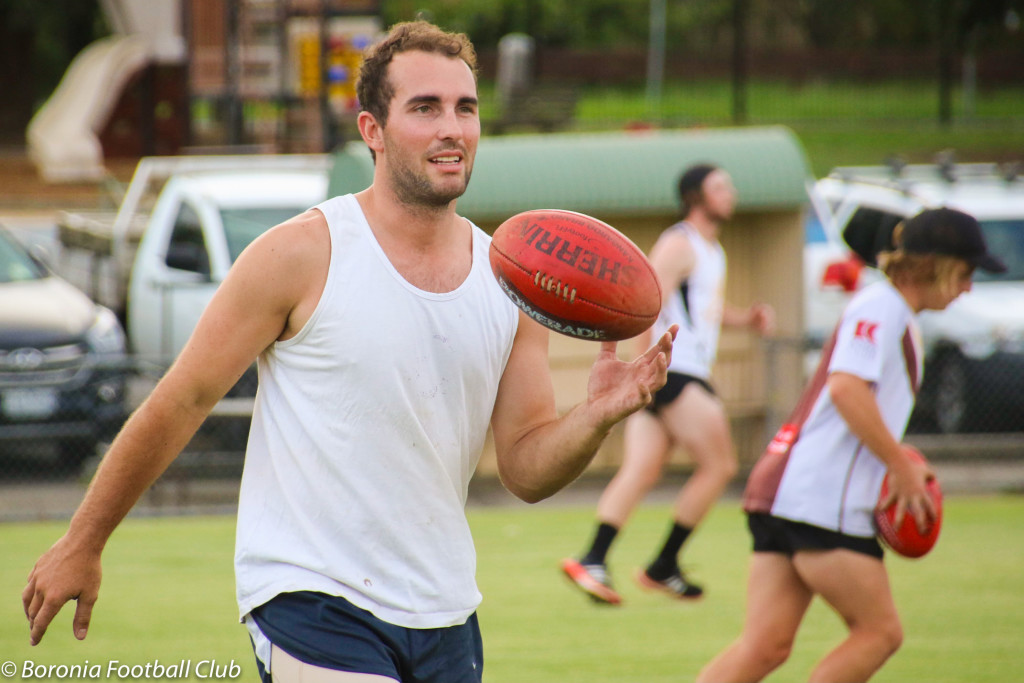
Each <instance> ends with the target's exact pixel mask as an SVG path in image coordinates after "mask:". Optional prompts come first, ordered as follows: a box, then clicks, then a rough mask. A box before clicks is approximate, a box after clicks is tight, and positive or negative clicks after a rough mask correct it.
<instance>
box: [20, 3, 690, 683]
mask: <svg viewBox="0 0 1024 683" xmlns="http://www.w3.org/2000/svg"><path fill="white" fill-rule="evenodd" d="M357 90H358V95H359V97H358V99H359V102H360V104H361V106H362V107H363V111H361V112H360V113H359V115H358V119H357V122H358V126H359V132H360V134H361V135H362V138H363V141H364V142H365V143H366V145H367V146H368V148H369V151H370V154H371V156H372V157H373V159H374V174H373V182H372V184H371V185H370V186H369V187H368V188H366V189H364V190H362V191H361V192H358V193H356V194H352V195H344V196H341V197H335V198H333V199H330V200H328V201H326V202H324V203H322V204H320V205H319V206H317V207H314V208H312V209H310V210H309V211H306V212H304V213H302V214H300V215H299V216H296V217H295V218H292V219H290V220H288V221H285V222H284V223H282V224H280V225H278V226H275V227H273V228H271V229H270V230H268V231H267V232H266V233H264V234H263V235H261V236H260V237H258V238H257V239H256V240H255V241H253V243H252V244H251V245H250V246H249V247H248V248H246V249H245V251H243V252H242V254H241V255H240V256H239V258H238V260H237V262H236V263H235V265H234V266H233V267H232V268H231V271H230V272H229V273H228V275H227V277H226V278H225V280H224V282H223V283H221V285H220V286H219V287H218V289H217V292H216V294H215V295H214V297H213V299H212V300H211V301H210V304H209V306H208V307H207V308H206V311H205V312H204V314H203V316H202V318H201V319H200V321H199V324H198V325H197V327H196V329H195V332H194V333H193V335H192V337H191V339H190V340H189V343H188V344H187V345H186V347H185V349H184V350H183V351H182V353H181V355H180V356H179V357H178V358H177V360H176V361H175V363H174V365H173V367H172V368H171V369H170V370H169V371H168V372H167V374H166V375H165V376H164V378H163V379H162V380H161V381H160V383H159V384H158V385H157V387H156V388H155V389H154V391H153V393H152V394H151V395H150V396H149V397H148V398H147V399H146V401H145V402H143V404H142V405H141V406H140V407H139V409H138V410H137V411H136V412H135V413H134V414H133V415H132V417H131V418H130V419H129V420H128V422H127V423H126V424H125V426H124V428H123V429H122V431H121V433H120V434H119V435H118V436H117V438H116V439H115V440H114V443H113V444H112V445H111V447H110V450H109V452H108V453H107V454H106V456H105V457H104V458H103V462H102V464H101V465H100V468H99V470H98V471H97V473H96V476H95V478H94V480H93V482H92V484H91V485H90V487H89V490H88V492H87V494H86V496H85V499H84V500H83V502H82V504H81V506H80V507H79V509H78V511H77V512H76V513H75V515H74V518H73V519H72V521H71V524H70V527H69V529H68V531H67V533H66V534H65V535H64V536H63V537H62V538H60V539H59V540H58V541H57V542H56V543H55V544H54V545H53V547H52V548H51V549H50V550H49V551H47V552H46V553H45V554H44V555H43V556H42V557H41V558H40V559H39V561H38V562H37V563H36V565H35V567H34V568H33V569H32V571H31V574H30V575H29V581H28V585H27V586H26V587H25V589H24V591H23V593H22V602H23V605H24V608H25V614H26V616H27V617H28V620H29V637H30V640H31V642H32V643H33V644H36V643H38V642H39V641H40V639H41V638H42V637H43V635H44V633H45V632H46V629H47V627H48V626H49V625H50V623H51V620H52V619H53V618H54V616H55V615H56V614H57V612H58V611H59V610H60V609H61V608H62V606H63V605H64V604H65V603H66V602H67V601H69V600H76V601H77V607H76V609H75V615H74V620H73V629H74V634H75V636H76V637H77V638H79V639H83V638H85V636H86V632H87V629H88V627H89V622H90V617H91V614H92V609H93V605H94V604H95V602H96V599H97V595H98V592H99V585H100V574H101V571H100V558H101V554H102V551H103V547H104V545H105V544H106V541H107V539H108V538H109V536H110V534H111V533H113V531H114V529H115V528H116V527H117V525H118V524H119V523H120V521H121V520H122V519H123V518H124V516H125V515H126V514H127V513H128V511H129V510H130V509H131V507H132V506H133V505H134V504H135V502H136V501H137V500H138V499H139V497H140V496H141V495H142V493H143V492H144V491H145V489H146V488H147V487H148V486H149V485H150V484H151V483H152V482H153V481H155V480H156V479H157V477H158V476H159V475H160V474H161V472H163V471H164V470H165V469H166V468H167V466H168V465H169V464H170V463H171V461H172V460H173V459H174V458H175V457H176V456H177V454H178V453H179V452H180V451H181V449H182V448H184V447H185V445H186V444H187V443H188V442H189V440H190V439H191V437H192V435H193V434H194V433H195V431H196V430H197V429H198V428H199V426H200V424H201V423H202V422H203V420H204V419H205V418H206V416H207V415H208V414H209V412H210V411H211V410H212V408H213V407H214V405H216V403H217V402H218V401H219V400H220V398H221V397H222V396H224V394H225V393H226V392H227V391H228V389H229V388H231V386H232V385H234V384H235V382H236V381H237V380H238V378H239V377H240V376H241V375H242V373H243V372H245V370H246V369H247V368H248V367H249V366H250V365H251V364H252V363H253V362H254V361H257V360H258V367H259V377H260V388H259V392H258V394H257V398H256V406H255V409H254V414H253V423H252V431H251V434H250V440H249V447H248V450H247V455H246V463H245V472H244V474H243V482H242V488H241V494H240V501H239V519H238V532H237V535H236V545H235V570H236V582H237V593H238V603H239V610H240V612H241V616H242V618H243V620H244V622H245V624H246V626H247V627H248V629H249V633H250V635H251V636H252V641H253V647H254V650H255V653H256V663H255V666H254V668H255V671H253V670H252V669H249V670H245V671H244V673H243V675H242V678H244V679H245V680H247V681H254V680H257V679H260V680H262V681H263V682H264V683H270V681H271V680H273V681H274V683H298V682H299V681H307V682H308V681H318V682H319V683H345V682H354V681H363V682H369V681H380V682H382V683H383V682H385V681H392V682H393V681H410V682H411V681H416V682H417V683H480V681H481V679H482V676H483V649H482V641H481V638H480V632H479V628H478V625H477V619H476V607H477V605H478V603H479V602H480V594H479V592H478V590H477V586H476V581H475V577H474V574H475V568H476V555H475V551H474V548H473V542H472V538H471V536H470V530H469V525H468V522H467V520H466V516H465V509H464V507H465V503H466V496H467V487H468V484H469V480H470V478H471V476H472V474H473V471H474V469H475V467H476V463H477V460H478V458H479V456H480V452H481V450H482V448H483V445H484V441H485V438H486V436H487V430H488V427H489V428H490V430H491V434H492V436H493V444H494V450H495V454H496V457H497V462H498V471H499V472H500V474H501V479H502V483H503V484H504V485H505V487H506V488H507V489H508V490H509V491H511V492H512V493H513V494H515V495H516V496H518V497H520V498H522V499H523V500H525V501H528V502H535V501H539V500H542V499H544V498H547V497H548V496H551V495H553V494H554V493H556V492H557V491H558V490H559V489H561V488H562V487H564V486H565V485H567V484H568V483H570V482H571V481H573V480H574V479H575V478H576V477H577V476H578V475H579V474H580V473H581V472H582V471H583V470H584V469H585V468H586V467H587V465H588V464H589V463H590V461H591V459H592V458H593V456H594V454H595V452H596V451H597V449H598V447H599V446H600V444H601V442H602V441H603V439H604V438H605V437H606V436H607V434H608V433H609V431H610V430H611V429H612V428H613V427H614V425H615V424H616V423H617V422H619V421H620V420H622V419H624V418H625V417H626V416H627V415H629V414H631V413H633V412H635V411H637V410H639V409H641V408H643V407H644V406H645V405H647V404H648V403H650V401H651V400H652V395H653V394H654V392H656V391H657V390H658V389H660V388H661V387H662V386H663V385H664V383H665V377H666V372H667V366H668V360H669V357H670V355H671V350H672V338H673V333H674V330H668V331H666V333H665V334H664V335H663V336H662V337H661V338H659V339H658V340H657V342H656V343H655V344H654V345H653V346H652V347H651V348H650V349H649V350H647V351H646V352H645V353H644V354H643V355H642V356H641V357H640V358H638V359H637V360H636V361H634V362H632V363H627V362H623V361H621V360H619V358H618V356H617V354H616V346H615V344H614V343H606V344H602V345H601V348H600V350H599V352H598V356H597V359H596V361H595V363H594V365H593V366H592V368H591V372H590V377H589V379H588V384H587V396H586V399H585V400H583V401H582V402H581V403H580V404H578V405H577V406H575V407H574V408H573V409H571V410H570V411H569V412H567V413H565V414H562V415H559V413H558V411H557V410H556V406H555V399H554V388H553V386H552V382H551V375H550V370H549V365H548V333H547V331H546V329H545V328H543V327H541V326H540V325H538V324H537V323H535V322H532V321H531V320H530V319H529V318H528V317H526V316H525V315H524V314H522V313H520V312H519V310H518V309H517V308H516V307H515V306H514V305H513V304H512V303H511V302H510V301H509V300H508V299H507V297H505V296H504V295H503V294H502V293H501V290H500V288H499V286H498V284H497V282H496V281H495V279H494V277H493V275H492V274H491V273H490V267H489V264H488V258H487V252H488V246H489V244H490V241H489V238H488V236H487V235H486V233H484V232H482V231H481V230H480V229H479V228H477V227H476V226H474V225H473V224H472V223H470V222H469V221H468V220H466V219H465V218H463V217H461V216H459V215H458V214H457V213H456V200H457V199H458V197H460V196H461V195H462V194H463V193H464V192H465V191H466V187H467V185H468V183H469V179H470V174H471V172H472V168H473V161H474V158H475V155H476V150H477V143H478V141H479V138H480V117H479V111H478V96H477V82H476V53H475V51H474V49H473V46H472V44H470V42H469V40H468V39H467V38H466V36H465V35H463V34H455V33H447V32H444V31H442V30H440V29H439V28H437V27H436V26H433V25H431V24H429V23H427V22H423V21H416V22H406V23H401V24H397V25H396V26H394V27H392V29H391V30H390V31H389V32H388V34H387V35H386V36H384V37H383V38H382V39H381V40H380V41H379V42H378V43H376V44H375V45H373V46H371V47H370V48H369V50H368V51H367V53H366V54H365V55H364V60H363V62H362V67H361V70H360V74H359V81H358V85H357ZM161 588H164V589H166V587H161Z"/></svg>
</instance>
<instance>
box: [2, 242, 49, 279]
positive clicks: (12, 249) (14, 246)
mask: <svg viewBox="0 0 1024 683" xmlns="http://www.w3.org/2000/svg"><path fill="white" fill-rule="evenodd" d="M42 277H46V271H44V270H43V269H42V268H41V267H40V266H39V265H38V264H37V263H36V262H35V261H33V260H32V258H31V257H30V256H29V255H28V253H27V252H26V251H25V249H24V248H23V247H22V246H21V245H20V244H19V243H18V242H17V241H16V240H15V238H14V237H13V236H12V235H10V234H9V233H8V232H6V231H4V230H0V282H21V281H23V280H38V279H39V278H42Z"/></svg>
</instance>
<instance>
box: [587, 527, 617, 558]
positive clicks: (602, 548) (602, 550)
mask: <svg viewBox="0 0 1024 683" xmlns="http://www.w3.org/2000/svg"><path fill="white" fill-rule="evenodd" d="M618 533H619V530H618V529H616V528H615V527H613V526H612V525H611V524H606V523H605V522H601V524H599V525H598V527H597V532H595V533H594V541H593V542H592V543H591V544H590V550H588V551H587V554H586V555H584V556H583V558H582V559H580V564H604V558H605V556H606V555H607V554H608V549H609V548H610V547H611V545H612V541H614V540H615V536H616V535H617V534H618Z"/></svg>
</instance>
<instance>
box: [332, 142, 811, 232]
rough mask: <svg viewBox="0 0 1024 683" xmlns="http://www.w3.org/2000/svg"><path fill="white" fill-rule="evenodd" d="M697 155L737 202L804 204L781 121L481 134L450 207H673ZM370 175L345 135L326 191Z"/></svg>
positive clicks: (611, 210) (348, 188)
mask: <svg viewBox="0 0 1024 683" xmlns="http://www.w3.org/2000/svg"><path fill="white" fill-rule="evenodd" d="M697 162H710V163H713V164H716V165H718V166H721V167H723V168H725V169H726V170H727V171H729V173H730V175H732V178H733V182H734V183H735V184H736V188H737V190H738V191H739V209H740V210H756V209H781V208H794V207H798V206H801V205H803V204H805V203H806V202H807V191H806V182H807V179H808V178H810V177H811V170H810V166H809V164H808V163H807V158H806V156H805V154H804V151H803V147H802V146H801V145H800V143H799V141H798V140H797V139H796V137H795V135H794V134H793V133H792V131H790V130H789V129H788V128H784V127H780V126H771V127H750V128H725V129H721V128H718V129H699V130H685V131H639V132H615V133H586V134H584V133H555V134H543V135H512V136H504V137H490V138H487V137H485V138H482V139H481V140H480V145H479V148H478V150H477V155H476V162H475V164H474V167H473V180H472V182H471V183H470V184H469V190H468V191H467V192H466V194H465V195H464V196H463V197H461V198H460V199H459V202H458V210H459V213H460V214H461V215H463V216H466V217H468V218H470V219H472V220H474V221H490V220H503V219H505V218H507V217H508V216H511V215H513V214H515V213H518V212H520V211H525V210H527V209H539V208H560V209H571V210H574V211H580V212H583V213H589V214H596V215H600V216H612V215H660V214H665V213H674V212H675V211H676V210H677V209H678V198H677V196H676V182H677V181H678V179H679V175H680V173H682V171H683V169H685V168H686V167H687V166H689V165H690V164H693V163H697ZM372 178H373V163H372V161H371V159H370V156H369V153H368V151H367V150H366V146H365V145H364V144H363V143H362V142H358V143H349V144H348V145H346V146H345V147H344V148H342V149H341V150H340V151H339V152H338V153H336V154H335V159H334V167H333V170H332V172H331V183H330V188H329V193H330V195H331V196H334V195H336V194H342V193H345V192H357V191H359V190H362V189H363V188H365V187H366V186H368V185H369V184H370V182H371V181H372Z"/></svg>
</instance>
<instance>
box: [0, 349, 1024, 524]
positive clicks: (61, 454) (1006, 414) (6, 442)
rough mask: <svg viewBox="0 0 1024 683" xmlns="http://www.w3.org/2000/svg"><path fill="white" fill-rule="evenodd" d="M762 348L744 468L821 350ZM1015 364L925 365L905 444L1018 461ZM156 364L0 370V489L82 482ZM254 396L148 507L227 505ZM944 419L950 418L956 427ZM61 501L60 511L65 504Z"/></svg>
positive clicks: (213, 428) (219, 418) (182, 462)
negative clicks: (790, 379) (788, 370)
mask: <svg viewBox="0 0 1024 683" xmlns="http://www.w3.org/2000/svg"><path fill="white" fill-rule="evenodd" d="M766 349H767V350H766V353H765V373H766V377H765V381H764V382H763V383H759V384H760V385H763V386H764V387H765V393H766V395H765V396H764V397H742V400H741V399H737V400H738V401H739V402H738V403H737V405H739V406H741V407H742V406H744V405H751V404H753V403H758V404H761V405H764V410H762V411H758V413H757V414H756V415H755V416H754V417H755V418H756V420H758V425H753V426H752V425H750V424H749V422H750V416H749V415H745V414H743V415H741V414H740V413H742V411H740V413H737V416H738V417H737V418H736V419H737V420H740V421H742V423H743V426H739V425H740V423H737V426H738V429H737V434H745V435H747V436H745V437H744V438H738V439H737V442H738V445H739V446H740V447H741V448H742V450H743V451H744V452H742V453H740V457H741V461H743V462H744V463H746V464H750V463H752V462H753V461H754V459H756V457H757V456H758V455H759V453H760V449H762V448H763V447H764V444H765V443H766V442H767V441H766V439H768V438H770V436H771V434H772V432H773V431H774V430H775V428H776V427H777V426H778V425H779V424H781V423H782V422H783V421H784V420H785V419H786V417H787V415H788V414H789V411H790V410H791V409H792V408H793V406H792V405H788V404H786V402H784V401H781V400H779V398H778V396H777V395H776V392H775V391H774V390H773V387H774V386H775V385H776V384H777V383H778V382H779V381H782V380H781V379H780V378H779V376H778V374H777V373H778V371H777V368H778V367H792V362H791V361H792V358H793V355H794V354H802V355H803V357H804V360H803V367H804V368H805V370H806V371H807V372H811V371H813V368H814V366H815V365H816V362H817V354H818V349H816V348H814V347H812V346H808V345H807V344H806V343H805V342H803V341H802V340H795V339H793V340H786V339H775V340H772V341H771V342H769V343H768V345H767V347H766ZM1022 359H1024V356H1021V355H1020V354H1017V355H1013V354H997V355H995V356H994V357H992V358H991V359H989V360H990V362H989V363H980V362H978V363H973V362H964V363H962V364H961V365H960V366H958V371H959V372H960V373H961V374H959V375H956V376H955V377H954V376H953V375H952V374H950V373H951V372H952V371H950V370H949V369H948V368H942V364H943V363H948V362H950V361H949V359H948V358H932V359H929V361H928V370H927V372H928V373H929V375H932V376H934V379H933V380H932V379H926V381H925V384H924V389H923V390H922V394H921V397H920V400H919V403H918V410H917V411H916V412H915V413H914V417H913V419H912V421H911V426H910V431H909V433H908V437H907V438H908V440H910V441H913V442H916V443H920V444H922V445H923V446H924V448H925V449H926V452H928V451H931V452H932V453H933V454H935V455H936V456H937V457H940V458H941V459H943V460H947V461H952V462H956V463H959V464H963V465H970V464H972V463H973V464H977V463H980V462H992V461H1001V462H1008V461H1020V460H1021V456H1022V455H1024V385H1022V384H1021V383H1020V382H1019V381H1014V378H1019V377H1020V376H1021V371H1020V365H1019V364H1020V363H1021V362H1022ZM1008 364H1009V365H1008ZM165 367H166V366H165V365H156V364H153V363H151V362H144V361H140V360H138V359H129V360H128V361H127V362H119V363H116V364H99V363H82V364H81V365H80V366H79V367H78V368H77V369H76V370H74V371H71V370H66V371H64V375H61V376H58V375H54V374H52V372H50V371H47V372H43V371H40V370H38V369H37V370H35V371H33V372H25V373H20V376H15V375H17V374H18V373H15V372H14V371H12V370H11V369H10V368H9V367H7V369H6V370H5V371H4V372H2V373H0V408H2V416H0V487H5V488H6V490H7V491H10V490H11V488H10V487H12V486H13V487H18V486H24V487H31V486H38V485H49V484H53V483H57V482H64V483H73V484H75V485H76V486H79V487H80V486H82V485H83V484H84V482H85V481H86V480H88V478H89V477H91V474H92V472H93V471H94V469H95V467H96V465H97V463H98V462H99V460H100V459H101V458H102V456H103V453H104V451H105V449H106V448H107V447H108V446H109V443H110V440H111V439H112V437H113V436H114V434H115V433H116V431H117V430H118V429H119V428H120V427H121V425H122V424H123V422H124V420H125V419H126V417H127V416H128V415H129V414H130V413H131V411H133V410H134V409H135V408H136V407H137V406H138V405H139V403H140V402H141V401H142V400H143V399H144V398H145V397H146V396H147V395H148V394H149V392H150V391H151V390H152V388H153V387H154V386H155V385H156V382H157V380H158V379H159V377H160V375H161V374H162V372H163V371H164V369H165ZM936 367H939V368H940V369H939V370H935V368H936ZM54 372H55V371H54ZM773 378H774V379H773ZM930 382H931V383H930ZM255 388H256V385H255V375H254V373H249V374H247V375H246V377H244V378H243V380H242V381H241V382H240V383H239V384H238V385H237V386H236V387H235V388H234V389H233V390H232V391H231V392H230V393H229V395H228V396H227V397H225V398H224V399H223V400H222V401H221V402H220V403H219V404H218V405H217V406H216V408H215V409H214V411H213V413H212V414H211V415H210V416H209V418H208V419H207V420H206V422H205V423H204V424H203V426H202V427H201V429H200V430H199V432H198V433H197V434H196V435H195V437H194V438H193V439H192V440H191V442H190V443H189V444H188V446H187V447H186V448H185V450H184V452H183V453H182V454H181V455H180V456H179V457H178V458H177V460H175V462H174V463H173V464H172V466H171V468H170V469H169V470H168V471H167V473H165V474H164V476H163V477H162V478H161V480H160V481H159V482H158V484H157V486H156V487H155V488H154V489H153V490H152V491H151V492H150V493H148V494H147V496H148V498H147V500H148V501H149V502H150V503H153V504H157V505H159V504H172V505H179V506H180V505H189V504H195V503H202V502H204V500H206V502H211V501H212V500H214V499H213V498H211V499H209V500H207V499H205V498H204V496H213V495H214V494H212V493H204V491H206V490H207V489H208V488H209V487H211V486H213V485H214V483H220V484H227V487H226V489H224V490H221V491H219V493H217V494H216V498H215V500H216V501H218V502H221V503H224V502H230V501H231V499H232V495H234V494H235V493H236V489H237V480H238V477H239V475H240V473H241V469H242V463H243V460H244V451H245V445H246V440H247V438H248V430H249V423H250V419H251V415H252V405H253V396H254V395H255ZM762 401H763V403H762ZM950 411H958V412H957V413H956V417H958V419H959V420H960V421H959V422H957V421H956V420H954V419H953V417H954V416H952V415H950V414H949V413H950ZM748 412H749V411H748ZM953 427H957V428H955V429H954V428H953ZM617 457H620V456H619V455H617V454H604V455H603V456H602V458H601V461H602V462H603V464H604V466H605V467H607V466H608V465H609V462H610V460H616V458H617ZM61 504H63V505H64V506H65V507H66V505H67V501H66V500H65V501H61ZM57 508H60V504H58V505H57ZM60 509H61V510H62V511H65V512H66V511H67V510H64V509H63V508H60ZM14 512H15V513H16V512H17V510H15V511H14ZM10 513H11V511H10V510H8V511H7V514H10Z"/></svg>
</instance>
